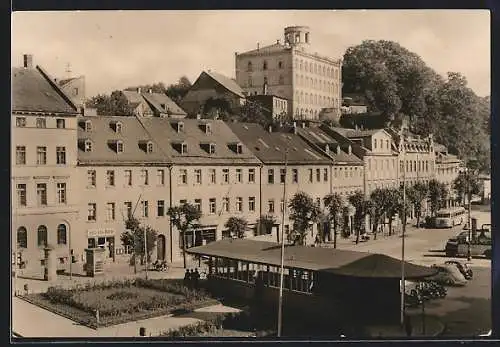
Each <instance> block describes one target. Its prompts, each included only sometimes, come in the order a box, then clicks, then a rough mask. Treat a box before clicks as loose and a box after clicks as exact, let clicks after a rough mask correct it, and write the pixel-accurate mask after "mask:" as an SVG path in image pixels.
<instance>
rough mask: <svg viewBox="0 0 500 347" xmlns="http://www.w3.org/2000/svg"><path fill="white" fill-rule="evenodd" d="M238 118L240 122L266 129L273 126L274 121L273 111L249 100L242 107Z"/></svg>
mask: <svg viewBox="0 0 500 347" xmlns="http://www.w3.org/2000/svg"><path fill="white" fill-rule="evenodd" d="M238 118H239V119H238V120H239V121H240V122H245V123H258V124H260V125H262V126H263V127H264V128H266V129H267V127H268V126H269V125H272V124H273V121H274V120H273V115H272V112H271V110H269V109H267V108H265V107H264V106H262V105H261V104H259V103H258V102H253V101H249V100H247V101H246V102H245V104H243V105H242V106H241V108H240V112H239V117H238Z"/></svg>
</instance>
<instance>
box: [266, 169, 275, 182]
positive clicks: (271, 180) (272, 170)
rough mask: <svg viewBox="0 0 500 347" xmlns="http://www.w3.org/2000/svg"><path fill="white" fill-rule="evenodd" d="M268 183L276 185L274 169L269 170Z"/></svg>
mask: <svg viewBox="0 0 500 347" xmlns="http://www.w3.org/2000/svg"><path fill="white" fill-rule="evenodd" d="M267 183H269V184H273V183H274V169H269V170H267Z"/></svg>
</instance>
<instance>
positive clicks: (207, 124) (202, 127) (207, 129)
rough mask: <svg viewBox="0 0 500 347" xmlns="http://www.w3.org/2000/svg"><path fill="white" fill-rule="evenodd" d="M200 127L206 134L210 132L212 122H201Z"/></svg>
mask: <svg viewBox="0 0 500 347" xmlns="http://www.w3.org/2000/svg"><path fill="white" fill-rule="evenodd" d="M201 129H202V131H203V132H204V133H205V134H207V135H210V134H212V124H210V123H205V124H202V125H201Z"/></svg>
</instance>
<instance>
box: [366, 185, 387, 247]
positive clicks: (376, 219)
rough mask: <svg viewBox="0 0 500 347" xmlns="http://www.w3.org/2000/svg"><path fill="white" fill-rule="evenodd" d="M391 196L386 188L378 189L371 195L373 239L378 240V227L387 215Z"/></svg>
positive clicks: (370, 207)
mask: <svg viewBox="0 0 500 347" xmlns="http://www.w3.org/2000/svg"><path fill="white" fill-rule="evenodd" d="M388 199H389V194H388V190H387V189H384V188H376V189H375V190H374V191H372V192H371V194H370V200H369V202H370V204H369V206H368V207H369V210H368V211H369V214H370V217H371V220H372V232H373V238H374V239H375V240H376V239H377V232H378V226H379V225H380V223H381V222H382V218H383V217H384V215H385V213H386V209H387V206H388V203H390V201H388Z"/></svg>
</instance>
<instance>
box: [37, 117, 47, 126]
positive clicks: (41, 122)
mask: <svg viewBox="0 0 500 347" xmlns="http://www.w3.org/2000/svg"><path fill="white" fill-rule="evenodd" d="M36 127H37V128H46V127H47V122H46V120H45V118H37V119H36Z"/></svg>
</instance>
